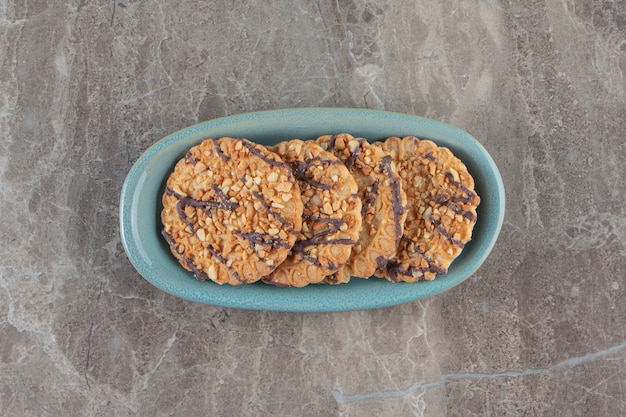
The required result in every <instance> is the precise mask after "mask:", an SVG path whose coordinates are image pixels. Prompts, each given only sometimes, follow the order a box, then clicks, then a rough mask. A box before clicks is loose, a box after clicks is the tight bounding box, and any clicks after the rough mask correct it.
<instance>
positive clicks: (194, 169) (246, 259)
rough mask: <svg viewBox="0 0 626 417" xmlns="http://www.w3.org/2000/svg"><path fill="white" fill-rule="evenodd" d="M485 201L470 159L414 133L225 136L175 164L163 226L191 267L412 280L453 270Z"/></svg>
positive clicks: (208, 275) (255, 274)
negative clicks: (375, 138) (272, 138)
mask: <svg viewBox="0 0 626 417" xmlns="http://www.w3.org/2000/svg"><path fill="white" fill-rule="evenodd" d="M479 203H480V197H478V195H477V194H476V192H475V191H474V180H473V179H472V177H471V175H470V174H469V173H468V171H467V169H466V167H465V165H464V164H463V163H462V162H461V161H460V160H459V159H458V158H457V157H455V156H454V155H453V154H452V153H451V152H450V150H448V149H447V148H444V147H439V146H437V145H435V144H434V143H433V142H431V141H428V140H420V139H418V138H416V137H414V136H407V137H404V138H398V137H389V138H387V139H386V140H385V141H383V142H373V143H370V142H368V141H367V140H366V139H363V138H354V137H353V136H351V135H349V134H337V135H326V136H321V137H319V138H317V139H316V140H307V141H302V140H299V139H294V140H290V141H285V142H281V143H279V144H277V145H275V146H272V147H265V146H263V145H259V144H256V143H254V142H251V141H249V140H247V139H243V138H231V137H223V138H220V139H205V140H204V141H203V142H202V143H200V144H199V145H196V146H194V147H192V148H191V149H190V150H189V151H188V152H187V154H186V155H185V157H184V158H183V159H181V160H180V161H179V162H178V163H177V164H176V167H175V168H174V172H173V173H172V174H171V175H170V176H169V178H168V180H167V183H166V187H165V192H164V194H163V211H162V212H161V220H162V222H163V231H162V235H163V237H164V238H165V240H166V241H167V242H168V244H169V246H170V249H171V251H172V253H173V255H174V256H175V257H176V258H177V259H178V261H179V262H180V264H181V265H182V266H183V267H184V268H185V269H187V270H189V271H191V272H193V274H194V275H195V277H196V278H197V279H199V280H211V281H214V282H216V283H218V284H231V285H241V284H248V283H253V282H257V281H262V282H264V283H267V284H272V285H276V286H281V287H291V286H293V287H303V286H305V285H309V284H317V283H328V284H341V283H345V282H348V281H349V280H350V279H351V278H352V277H360V278H368V277H371V276H376V277H381V278H386V279H388V280H390V281H392V282H400V281H404V282H414V281H419V280H432V279H434V278H435V276H436V275H437V274H445V273H446V272H447V271H448V267H449V266H450V264H451V263H452V261H453V260H454V259H455V258H456V257H457V256H458V255H459V254H460V253H461V251H462V250H463V247H464V245H465V244H466V243H467V242H468V241H469V240H470V239H471V236H472V230H473V227H474V224H475V223H476V207H477V206H478V204H479Z"/></svg>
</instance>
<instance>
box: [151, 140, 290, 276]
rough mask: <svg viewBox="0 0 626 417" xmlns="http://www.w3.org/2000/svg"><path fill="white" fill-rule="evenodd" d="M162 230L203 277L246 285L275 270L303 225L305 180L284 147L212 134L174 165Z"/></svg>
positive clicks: (174, 249)
mask: <svg viewBox="0 0 626 417" xmlns="http://www.w3.org/2000/svg"><path fill="white" fill-rule="evenodd" d="M162 200H163V210H162V212H161V220H162V223H163V231H162V235H163V236H164V238H165V239H166V240H167V242H168V243H169V245H170V248H171V251H172V253H173V254H174V256H175V257H176V258H177V259H178V261H179V262H180V264H181V265H182V266H183V267H184V268H185V269H187V270H189V271H192V272H193V273H194V275H195V276H196V278H198V279H199V280H212V281H215V282H216V283H218V284H224V283H228V284H232V285H239V284H244V283H251V282H255V281H258V280H259V279H260V278H261V277H264V276H267V275H269V274H270V273H271V272H272V271H273V270H274V269H275V268H276V267H277V266H278V265H279V264H280V263H281V262H283V261H284V260H285V258H286V257H287V255H288V254H289V252H290V251H291V249H292V247H293V244H294V243H295V241H296V238H297V236H298V235H299V233H300V230H301V228H302V199H301V198H300V188H299V186H298V184H297V182H296V179H295V177H294V176H293V172H292V170H291V168H290V167H289V166H288V165H287V164H285V163H284V162H283V161H282V160H281V159H280V157H279V156H278V155H276V154H275V153H273V152H270V151H268V150H267V149H266V148H265V147H263V146H261V145H257V144H254V143H252V142H250V141H248V140H246V139H241V138H239V139H233V138H230V137H224V138H220V139H206V140H204V141H203V142H202V143H200V144H199V145H197V146H194V147H192V148H191V149H190V150H189V152H187V154H186V156H185V157H184V158H183V159H181V160H180V161H179V162H178V163H177V164H176V166H175V168H174V172H173V173H172V174H171V175H170V176H169V178H168V179H167V183H166V187H165V192H164V194H163V199H162Z"/></svg>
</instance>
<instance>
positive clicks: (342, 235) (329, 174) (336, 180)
mask: <svg viewBox="0 0 626 417" xmlns="http://www.w3.org/2000/svg"><path fill="white" fill-rule="evenodd" d="M272 150H273V151H274V152H276V153H277V154H278V155H280V157H281V159H282V160H283V161H285V163H287V164H289V165H290V166H291V168H292V169H293V172H294V176H295V177H296V180H297V181H298V185H299V186H300V191H301V196H302V203H303V207H304V208H303V215H302V217H303V224H302V232H301V233H300V235H299V236H298V238H297V239H296V242H295V244H294V246H293V248H292V249H291V253H290V254H289V256H288V257H287V259H286V260H285V261H284V262H283V263H282V264H280V265H279V266H278V267H277V268H276V270H275V271H274V272H273V273H272V274H271V275H269V276H268V277H265V278H263V281H264V282H266V283H268V284H274V285H278V286H293V287H303V286H305V285H308V284H314V283H318V282H321V281H322V280H323V279H324V277H326V276H327V275H329V274H332V273H334V272H335V271H337V269H338V268H339V267H340V266H341V265H343V264H344V263H345V262H346V261H347V260H348V258H349V256H350V253H351V250H352V246H353V245H354V243H355V242H356V241H357V239H358V236H359V231H360V229H361V199H360V198H359V197H358V195H357V184H356V181H355V180H354V178H353V177H352V176H351V175H350V174H349V172H348V169H347V168H346V166H345V165H344V164H343V163H342V162H341V161H340V160H339V159H338V158H336V157H335V156H334V155H333V154H331V153H329V152H326V151H324V150H323V149H322V148H321V147H320V146H319V145H317V144H316V143H314V142H303V141H301V140H299V139H294V140H291V141H287V142H282V143H279V144H278V145H276V146H274V147H273V148H272Z"/></svg>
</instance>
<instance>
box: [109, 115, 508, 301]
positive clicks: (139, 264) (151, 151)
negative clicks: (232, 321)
mask: <svg viewBox="0 0 626 417" xmlns="http://www.w3.org/2000/svg"><path fill="white" fill-rule="evenodd" d="M333 114H334V115H343V116H348V115H350V117H353V118H355V117H356V118H359V117H372V116H373V117H375V118H379V119H398V120H402V121H404V122H406V121H407V120H408V121H410V122H413V123H417V124H420V125H421V126H423V127H424V128H423V129H422V130H423V131H433V130H434V131H436V132H438V133H437V134H435V135H434V136H440V135H439V133H450V134H453V135H456V136H459V137H462V138H463V140H468V145H469V144H471V145H472V146H473V147H474V148H476V150H477V151H478V153H479V155H480V156H481V158H482V159H483V160H484V161H486V162H487V166H486V167H482V169H481V172H480V174H481V175H482V174H485V172H486V171H483V169H484V170H488V171H489V174H490V175H485V177H486V178H490V179H492V180H493V181H495V185H496V190H489V193H490V195H494V196H496V198H495V200H494V202H495V203H497V207H491V209H492V211H493V212H494V214H495V216H496V217H495V218H494V219H492V222H494V221H495V223H493V224H491V229H492V230H491V233H490V235H489V239H488V241H487V242H486V243H485V244H483V245H482V247H481V252H480V253H477V254H475V255H474V256H475V257H474V258H472V260H473V262H472V267H471V268H470V269H469V270H468V271H466V273H464V274H463V275H462V276H459V277H453V278H452V279H449V280H446V278H449V277H450V276H449V275H444V276H440V277H437V278H436V279H435V280H434V281H428V282H417V283H386V282H385V284H386V286H387V287H389V288H398V289H400V288H402V287H405V288H409V290H408V291H406V292H405V291H400V290H397V291H395V290H394V291H391V292H396V293H398V294H399V295H398V296H396V297H392V298H391V299H384V300H379V301H377V300H365V301H364V302H362V303H360V304H359V303H356V304H355V303H354V301H353V300H352V302H343V301H345V300H344V297H345V293H346V292H348V293H349V292H350V290H351V289H352V288H358V287H359V286H362V285H364V284H365V285H371V284H374V283H372V282H370V283H369V284H366V283H365V282H366V281H377V280H376V279H370V280H362V279H358V278H355V279H353V280H352V281H351V282H350V283H349V284H343V285H339V286H333V287H332V291H328V289H330V288H331V287H329V286H325V285H322V286H307V287H304V288H280V289H277V288H275V287H272V286H268V285H265V284H252V285H251V286H250V285H248V286H247V287H253V288H254V290H252V291H253V294H252V295H253V297H249V296H248V297H238V296H235V297H234V298H233V297H229V296H228V293H231V294H232V293H233V290H238V289H240V288H241V287H232V288H229V287H225V286H218V287H214V288H213V289H216V290H217V291H218V292H220V291H222V290H225V291H223V292H224V293H225V297H217V298H216V297H212V298H211V297H209V298H211V299H210V300H209V299H207V298H206V297H202V296H199V294H190V293H181V290H180V289H179V290H178V291H174V290H172V288H170V287H168V286H166V285H163V283H162V282H161V281H160V280H158V279H155V276H154V274H151V273H150V272H152V271H150V265H148V263H147V262H145V259H141V258H140V257H138V256H137V255H138V253H139V252H141V251H140V249H139V246H138V243H140V242H137V236H138V235H139V232H138V231H137V230H134V228H136V227H137V224H133V223H132V220H133V218H132V215H131V213H132V212H133V208H134V209H137V204H138V202H137V198H138V194H137V192H136V191H137V190H138V189H140V187H141V186H142V185H143V183H142V182H145V181H146V180H147V179H146V178H145V175H144V176H142V175H141V174H142V170H145V169H146V165H147V164H148V163H149V162H150V161H152V160H153V158H155V157H156V156H158V155H159V153H160V152H162V150H163V149H165V150H168V149H169V148H170V147H171V146H173V145H175V144H176V143H177V142H179V141H182V140H183V139H185V138H187V139H189V138H190V137H193V135H194V134H198V133H200V132H204V131H207V130H209V129H213V130H215V129H217V128H219V127H222V126H224V125H233V124H235V123H245V122H247V121H250V120H256V121H257V122H258V121H262V120H269V119H271V118H274V119H276V118H282V117H295V116H296V115H298V117H302V116H303V115H317V116H320V115H327V116H328V115H333ZM328 133H332V132H328ZM336 133H339V132H336ZM349 133H351V132H349ZM415 135H416V136H418V137H422V138H424V139H431V140H432V138H431V137H429V136H433V135H429V134H428V133H426V134H424V133H423V132H422V133H421V134H417V132H416V133H415ZM388 136H391V135H388ZM207 137H208V136H207ZM303 139H307V138H303ZM367 139H368V140H371V139H372V138H369V137H368V138H367ZM434 141H435V142H436V143H437V142H441V141H442V140H441V138H439V140H434ZM438 144H440V143H438ZM443 146H448V145H446V144H443ZM457 151H458V149H457ZM457 151H455V154H457ZM463 151H465V149H463ZM461 159H462V160H463V162H467V161H466V160H464V158H461ZM472 159H473V158H472ZM168 172H169V171H168ZM472 175H473V176H474V177H475V178H476V172H472ZM158 181H159V183H161V184H162V183H163V181H164V178H160V179H159V180H158ZM154 197H155V198H156V199H158V195H156V196H154ZM481 199H483V196H482V195H481ZM483 202H484V201H483ZM483 202H481V205H482V204H483ZM505 206H506V196H505V189H504V183H503V180H502V176H501V174H500V172H499V169H498V167H497V165H496V164H495V162H494V161H493V159H492V157H491V155H490V154H489V153H488V152H487V150H486V149H485V148H484V147H483V145H482V144H481V143H480V142H478V140H476V139H475V138H474V137H473V136H472V135H470V134H469V133H468V132H466V131H464V130H461V129H459V128H457V127H455V126H452V125H450V124H447V123H444V122H440V121H437V120H433V119H428V118H424V117H421V116H416V115H411V114H406V113H399V112H390V111H382V110H373V109H360V108H346V107H302V108H287V109H276V110H261V111H257V112H246V113H239V114H234V115H229V116H224V117H220V118H216V119H211V120H207V121H204V122H201V123H197V124H194V125H190V126H187V127H185V128H183V129H180V130H177V131H175V132H173V133H170V134H168V135H167V136H165V137H163V138H161V139H160V140H158V141H156V142H155V143H153V144H152V145H150V146H149V147H148V148H147V149H146V150H145V151H144V152H143V153H142V154H141V155H140V156H139V158H138V159H137V160H136V161H135V163H134V164H133V165H132V167H131V168H130V170H129V171H128V173H127V175H126V178H125V180H124V183H123V185H122V189H121V194H120V205H119V217H120V220H119V226H120V236H121V240H122V245H123V247H124V251H125V253H126V256H127V257H128V259H129V260H130V262H131V264H132V265H133V267H134V268H135V270H136V271H137V272H138V273H139V274H140V275H141V276H142V277H143V278H144V279H146V280H147V281H148V282H150V283H151V284H152V285H154V286H156V287H157V288H159V289H160V290H162V291H165V292H167V293H169V294H172V295H174V296H176V297H179V298H183V299H186V300H189V301H194V302H199V303H203V304H208V305H213V306H221V307H227V308H238V309H247V310H267V311H282V312H338V311H353V310H363V309H371V308H381V307H389V306H392V305H398V304H403V303H406V302H410V301H415V300H419V299H423V298H426V297H430V296H433V295H435V294H439V293H441V292H443V291H446V290H449V289H450V288H452V287H454V286H456V285H458V284H460V283H461V282H463V281H465V280H466V279H468V278H469V277H470V276H472V275H473V274H474V273H475V272H476V270H478V268H480V266H481V265H482V264H483V263H484V261H485V260H486V258H487V257H488V255H489V253H490V252H491V250H492V249H493V247H494V246H495V243H496V241H497V239H498V236H499V234H500V231H501V227H502V223H503V220H504V213H505ZM479 210H480V206H479ZM471 243H472V242H470V243H469V244H470V245H471ZM171 259H172V260H173V259H174V258H173V257H172V258H171ZM453 266H454V263H453ZM453 266H452V267H451V269H452V268H453ZM179 268H180V270H181V271H184V273H186V274H187V275H189V276H190V277H191V278H192V279H193V280H194V281H196V282H199V281H197V280H195V278H193V277H192V276H191V273H187V271H185V270H184V269H183V268H182V267H179ZM381 281H386V280H381ZM442 281H446V282H445V283H442ZM201 284H208V285H216V286H217V285H218V284H215V283H212V282H211V283H206V282H205V283H201ZM443 284H447V285H443ZM375 285H377V284H375ZM416 285H422V286H429V287H427V290H426V292H425V293H424V294H423V295H419V296H416V295H415V293H414V291H411V287H408V286H416ZM350 286H352V287H350ZM377 287H380V285H377ZM430 287H432V290H428V289H429V288H430ZM324 288H326V291H324V290H323V289H324ZM381 288H385V287H381ZM248 291H249V290H248ZM277 291H280V293H279V292H277ZM304 292H306V293H307V294H309V293H310V297H309V298H310V299H316V298H317V297H322V296H323V297H324V298H325V299H326V300H327V301H328V302H327V303H326V304H325V305H319V303H309V304H306V303H305V304H302V300H303V299H302V295H303V293H304ZM254 293H256V296H254ZM402 293H404V296H402ZM276 294H280V296H278V297H276ZM288 294H292V295H290V296H289V298H287V295H288ZM244 295H245V294H244ZM267 297H269V298H267ZM242 298H243V299H245V301H246V303H242V302H241V300H242ZM272 299H274V300H276V299H277V300H279V301H280V303H278V304H276V303H275V302H272ZM289 300H291V302H289ZM332 303H334V304H332ZM329 304H331V305H332V308H329V307H328V305H329Z"/></svg>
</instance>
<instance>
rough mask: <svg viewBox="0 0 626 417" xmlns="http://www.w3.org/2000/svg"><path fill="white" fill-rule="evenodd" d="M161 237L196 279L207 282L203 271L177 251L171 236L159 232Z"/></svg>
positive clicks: (207, 278)
mask: <svg viewBox="0 0 626 417" xmlns="http://www.w3.org/2000/svg"><path fill="white" fill-rule="evenodd" d="M161 235H162V236H163V237H164V238H165V240H166V241H167V243H168V244H169V245H170V247H171V248H172V249H174V251H175V252H176V254H177V255H178V256H179V258H180V259H181V260H182V261H183V262H184V263H185V265H187V268H188V269H189V270H190V271H191V272H193V274H194V275H195V276H196V278H198V279H199V280H201V281H208V280H209V276H208V275H207V274H206V273H204V271H202V270H201V269H200V268H198V267H197V266H196V264H195V263H194V262H193V261H192V260H191V259H189V258H188V257H187V256H185V254H184V253H183V252H182V251H181V250H180V249H178V244H177V243H176V241H175V240H174V238H173V237H172V235H170V234H169V233H167V232H166V231H165V230H163V231H162V232H161Z"/></svg>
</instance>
